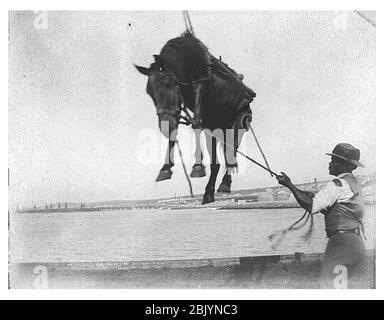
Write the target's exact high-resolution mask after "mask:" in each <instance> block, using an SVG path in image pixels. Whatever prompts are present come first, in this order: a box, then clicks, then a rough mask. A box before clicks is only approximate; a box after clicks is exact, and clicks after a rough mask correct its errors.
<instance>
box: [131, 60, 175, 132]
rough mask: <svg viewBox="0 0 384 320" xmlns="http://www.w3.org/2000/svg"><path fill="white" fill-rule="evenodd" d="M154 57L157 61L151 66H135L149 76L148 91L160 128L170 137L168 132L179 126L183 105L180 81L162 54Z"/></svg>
mask: <svg viewBox="0 0 384 320" xmlns="http://www.w3.org/2000/svg"><path fill="white" fill-rule="evenodd" d="M154 57H155V63H152V64H151V66H150V67H149V68H145V67H141V66H136V65H135V67H136V69H137V70H138V71H139V72H140V73H142V74H144V75H146V76H148V82H147V93H148V94H149V95H150V96H151V98H152V100H153V102H154V104H155V107H156V113H157V115H158V117H159V127H160V130H161V132H162V134H164V135H165V136H166V137H167V138H168V134H169V133H171V132H172V131H173V130H175V129H177V126H178V120H179V117H178V116H179V114H180V106H181V97H180V94H179V83H178V81H177V79H176V77H175V75H174V74H173V73H172V72H170V71H168V70H166V69H165V68H164V63H163V61H162V59H161V58H160V56H157V55H155V56H154ZM168 128H169V130H168Z"/></svg>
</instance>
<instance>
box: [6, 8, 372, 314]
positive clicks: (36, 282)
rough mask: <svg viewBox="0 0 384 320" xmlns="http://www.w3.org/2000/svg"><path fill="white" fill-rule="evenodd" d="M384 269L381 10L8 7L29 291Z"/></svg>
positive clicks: (12, 179) (18, 245)
mask: <svg viewBox="0 0 384 320" xmlns="http://www.w3.org/2000/svg"><path fill="white" fill-rule="evenodd" d="M185 8H188V6H187V5H186V7H185ZM377 270H378V269H377V268H376V11H375V10H219V9H217V10H187V9H185V10H176V9H174V10H171V9H166V10H113V11H102V10H98V11H95V10H74V11H68V10H58V11H44V10H35V11H27V10H9V12H8V287H9V289H10V290H11V291H12V290H14V289H335V290H338V289H376V287H377V285H376V272H377ZM320 291H321V290H320ZM152 311H153V312H154V311H155V310H152Z"/></svg>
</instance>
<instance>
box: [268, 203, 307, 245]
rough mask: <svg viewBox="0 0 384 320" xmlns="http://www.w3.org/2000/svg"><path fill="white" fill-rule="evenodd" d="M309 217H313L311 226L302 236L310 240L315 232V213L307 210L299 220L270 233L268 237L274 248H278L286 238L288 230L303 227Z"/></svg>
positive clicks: (305, 239)
mask: <svg viewBox="0 0 384 320" xmlns="http://www.w3.org/2000/svg"><path fill="white" fill-rule="evenodd" d="M309 219H311V223H310V225H309V228H308V230H307V232H306V233H305V234H304V235H303V236H302V238H303V239H304V241H305V242H309V241H310V239H311V237H312V233H313V226H314V220H313V214H311V213H310V212H309V211H305V212H304V214H303V215H302V217H301V218H300V219H299V220H297V221H295V222H294V223H293V224H291V225H290V226H289V227H288V228H286V229H283V230H281V231H277V232H275V233H273V234H271V235H269V237H268V239H269V241H271V242H272V244H271V248H272V250H276V248H277V247H278V246H279V245H280V244H281V242H282V241H283V240H284V239H285V237H286V236H287V234H288V232H290V231H294V230H298V229H301V228H303V227H304V226H305V225H306V224H307V222H308V221H309ZM301 222H302V223H301ZM300 223H301V224H300Z"/></svg>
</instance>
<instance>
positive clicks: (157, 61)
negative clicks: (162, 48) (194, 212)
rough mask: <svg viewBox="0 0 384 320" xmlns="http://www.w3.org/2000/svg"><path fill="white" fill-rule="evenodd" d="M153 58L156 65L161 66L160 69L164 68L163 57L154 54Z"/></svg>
mask: <svg viewBox="0 0 384 320" xmlns="http://www.w3.org/2000/svg"><path fill="white" fill-rule="evenodd" d="M153 57H154V58H155V64H156V65H157V66H159V67H160V68H163V67H164V60H163V58H162V57H161V56H159V55H158V54H154V55H153Z"/></svg>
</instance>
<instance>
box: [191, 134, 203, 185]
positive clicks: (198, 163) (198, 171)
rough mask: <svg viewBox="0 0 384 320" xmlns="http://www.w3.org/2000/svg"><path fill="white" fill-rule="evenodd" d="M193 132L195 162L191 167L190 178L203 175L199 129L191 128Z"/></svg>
mask: <svg viewBox="0 0 384 320" xmlns="http://www.w3.org/2000/svg"><path fill="white" fill-rule="evenodd" d="M193 132H194V133H195V142H196V148H195V164H194V165H193V167H192V171H191V174H190V176H191V177H192V178H201V177H205V167H204V166H203V153H202V151H201V144H200V135H201V129H193Z"/></svg>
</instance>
